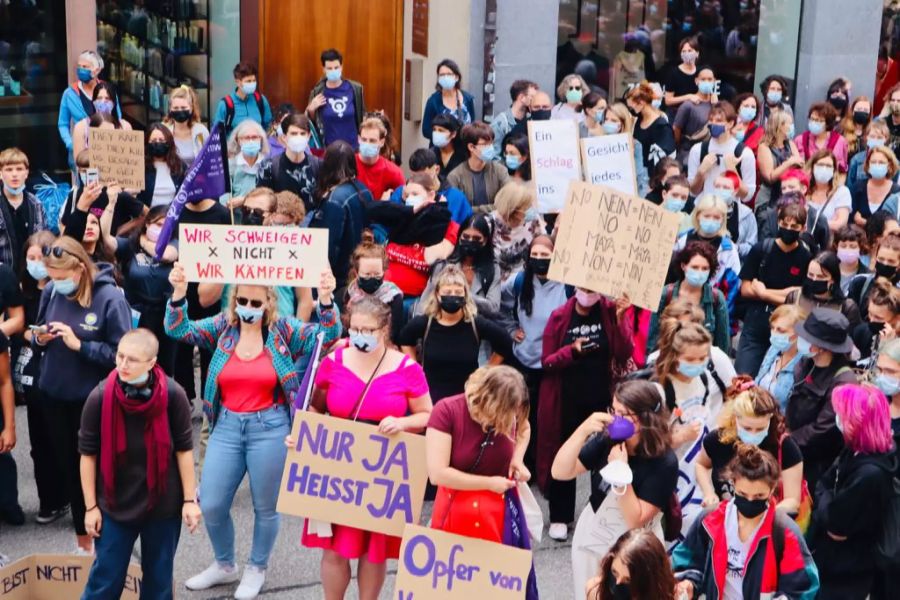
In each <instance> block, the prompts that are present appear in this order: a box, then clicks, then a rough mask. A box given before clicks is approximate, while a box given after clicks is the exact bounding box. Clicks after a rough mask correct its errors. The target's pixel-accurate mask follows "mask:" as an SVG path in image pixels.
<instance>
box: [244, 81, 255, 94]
mask: <svg viewBox="0 0 900 600" xmlns="http://www.w3.org/2000/svg"><path fill="white" fill-rule="evenodd" d="M241 91H242V92H244V95H246V96H250V95H252V94H253V93H254V92H256V82H255V81H253V82H251V83H242V84H241Z"/></svg>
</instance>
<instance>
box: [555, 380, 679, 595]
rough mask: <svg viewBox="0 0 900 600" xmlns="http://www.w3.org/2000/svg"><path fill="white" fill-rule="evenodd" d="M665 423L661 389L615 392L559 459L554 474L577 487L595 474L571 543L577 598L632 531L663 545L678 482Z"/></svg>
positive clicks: (644, 386) (632, 387)
mask: <svg viewBox="0 0 900 600" xmlns="http://www.w3.org/2000/svg"><path fill="white" fill-rule="evenodd" d="M668 416H669V414H668V411H667V410H666V408H665V405H664V403H663V399H662V396H660V394H659V391H658V390H657V389H656V386H654V385H653V384H652V383H650V382H647V381H627V382H625V383H623V384H621V385H619V386H618V387H617V388H616V390H615V394H614V395H613V398H612V404H611V406H610V408H609V410H608V412H607V411H603V412H600V411H597V412H594V413H592V414H589V415H588V416H587V418H586V419H584V421H583V422H581V423H578V424H577V427H576V429H575V430H574V432H573V433H572V435H571V436H570V437H569V438H568V439H567V440H566V442H565V443H564V444H563V445H562V447H561V448H560V449H559V452H557V454H556V457H555V458H554V460H553V465H552V468H551V474H552V476H553V477H554V478H556V479H557V480H560V481H569V480H572V483H574V479H575V478H576V477H578V475H580V474H582V473H585V472H587V471H590V473H591V479H590V484H591V485H590V490H591V493H590V498H589V501H588V504H587V506H585V507H584V509H583V510H582V512H581V515H580V517H579V518H578V524H577V525H576V526H575V533H574V535H573V540H572V570H573V574H574V590H573V594H572V596H571V597H572V598H578V599H580V600H585V598H586V595H585V590H586V588H587V583H588V581H589V580H590V579H591V578H592V577H593V576H594V574H595V573H597V572H598V571H599V570H600V558H601V557H602V556H604V555H605V554H606V553H607V552H608V551H610V549H611V548H615V547H616V546H615V545H614V544H613V540H616V539H617V538H619V537H620V536H621V535H623V534H625V533H626V532H627V531H629V530H645V531H646V532H647V533H648V534H650V535H653V536H654V537H655V538H657V539H658V540H660V541H662V537H663V529H662V525H661V521H662V513H663V511H664V510H667V508H668V506H669V502H670V501H671V499H672V493H673V492H674V491H675V485H676V480H677V478H678V459H677V458H676V457H675V453H674V452H672V448H671V447H670V446H669V437H670V436H669V426H668ZM605 564H606V566H607V568H608V567H609V563H608V562H607V563H605ZM604 573H605V571H604ZM620 575H623V574H622V573H620ZM633 576H634V573H632V577H633ZM659 576H660V574H657V575H656V577H659ZM619 579H620V580H621V579H624V577H620V578H619ZM617 583H618V582H617ZM632 585H633V586H634V588H635V589H634V591H637V586H636V585H635V583H634V582H632ZM616 587H620V585H617V586H616ZM670 589H671V588H670ZM632 597H633V596H628V598H632ZM640 597H642V598H643V597H644V596H640ZM647 597H649V596H647ZM662 597H666V596H662Z"/></svg>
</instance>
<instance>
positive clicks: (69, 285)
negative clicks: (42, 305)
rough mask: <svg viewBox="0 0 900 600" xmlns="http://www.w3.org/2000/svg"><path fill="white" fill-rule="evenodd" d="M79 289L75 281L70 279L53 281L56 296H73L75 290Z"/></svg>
mask: <svg viewBox="0 0 900 600" xmlns="http://www.w3.org/2000/svg"><path fill="white" fill-rule="evenodd" d="M76 289H78V284H77V283H75V280H74V279H72V278H71V277H69V278H68V279H54V280H53V293H54V294H62V295H63V296H71V295H72V294H73V293H74V292H75V290H76Z"/></svg>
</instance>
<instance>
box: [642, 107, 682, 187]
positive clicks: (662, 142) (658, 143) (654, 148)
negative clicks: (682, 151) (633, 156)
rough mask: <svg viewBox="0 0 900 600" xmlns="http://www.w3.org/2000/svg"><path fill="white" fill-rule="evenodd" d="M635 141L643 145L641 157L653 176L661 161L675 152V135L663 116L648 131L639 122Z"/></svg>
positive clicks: (651, 124)
mask: <svg viewBox="0 0 900 600" xmlns="http://www.w3.org/2000/svg"><path fill="white" fill-rule="evenodd" d="M634 139H636V140H637V141H639V142H640V143H641V157H642V158H643V160H644V166H645V167H647V169H648V170H649V171H650V172H651V174H652V173H653V170H654V169H655V167H656V165H657V164H659V161H661V160H662V159H663V158H665V157H667V156H669V155H671V154H672V153H673V152H675V134H674V133H673V132H672V126H671V125H669V122H668V121H667V120H666V119H665V117H663V116H662V115H660V116H659V117H658V118H657V119H656V120H655V121H653V122H652V123H650V126H649V127H647V128H646V129H644V128H642V127H641V124H640V121H638V124H637V125H636V126H635V128H634Z"/></svg>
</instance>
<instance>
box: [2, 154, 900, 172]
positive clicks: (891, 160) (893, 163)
mask: <svg viewBox="0 0 900 600" xmlns="http://www.w3.org/2000/svg"><path fill="white" fill-rule="evenodd" d="M873 154H880V155H882V156H883V157H885V158H886V159H887V161H888V172H887V179H889V180H891V179H893V178H894V175H896V174H897V169H898V168H900V165H898V164H897V155H896V154H894V151H893V150H891V149H890V148H889V147H888V146H875V147H874V148H869V151H868V152H867V153H866V160H865V162H864V163H863V168H864V169H865V170H866V173H868V172H869V163H870V161H871V160H872V155H873ZM2 163H3V159H2V155H0V165H2Z"/></svg>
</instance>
